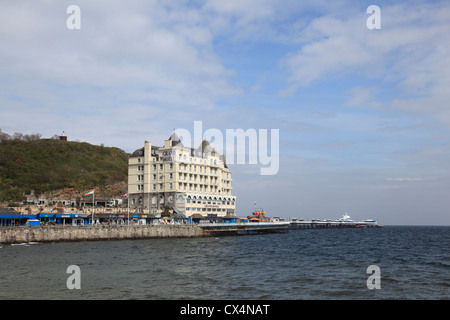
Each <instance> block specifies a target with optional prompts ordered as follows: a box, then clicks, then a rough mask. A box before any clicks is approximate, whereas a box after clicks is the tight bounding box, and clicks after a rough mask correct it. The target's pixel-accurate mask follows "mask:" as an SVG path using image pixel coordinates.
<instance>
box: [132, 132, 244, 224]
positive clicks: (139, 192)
mask: <svg viewBox="0 0 450 320" xmlns="http://www.w3.org/2000/svg"><path fill="white" fill-rule="evenodd" d="M231 190H232V188H231V172H230V169H228V167H227V165H226V163H225V157H224V156H222V155H219V154H218V153H217V152H216V151H215V150H214V149H212V148H211V146H210V145H209V143H208V142H207V141H206V140H204V141H203V142H202V144H201V145H200V146H199V147H198V148H197V149H193V148H187V147H185V146H183V144H182V143H181V141H180V139H179V138H178V136H177V135H176V133H175V132H174V133H173V134H172V135H171V136H170V138H169V139H168V140H166V141H164V147H156V146H152V144H151V143H150V142H148V141H145V144H144V147H143V148H141V149H138V150H136V151H135V152H134V153H133V154H132V155H131V157H130V158H129V160H128V201H129V205H130V209H131V210H137V211H141V212H143V213H150V214H151V215H155V216H163V217H164V216H167V215H168V214H176V215H181V216H186V217H189V216H192V215H194V214H197V215H198V214H201V215H202V216H204V217H208V216H210V217H215V216H217V217H222V216H226V215H227V216H230V215H231V216H235V215H236V205H235V203H236V197H235V196H233V195H231Z"/></svg>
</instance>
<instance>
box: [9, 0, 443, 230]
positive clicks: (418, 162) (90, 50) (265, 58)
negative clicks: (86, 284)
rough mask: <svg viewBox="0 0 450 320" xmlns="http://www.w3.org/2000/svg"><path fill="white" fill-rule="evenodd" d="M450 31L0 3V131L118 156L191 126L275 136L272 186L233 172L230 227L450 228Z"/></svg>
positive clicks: (318, 11) (315, 16)
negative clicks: (291, 222)
mask: <svg viewBox="0 0 450 320" xmlns="http://www.w3.org/2000/svg"><path fill="white" fill-rule="evenodd" d="M70 5H77V6H78V8H79V9H80V11H79V14H78V13H77V12H75V11H72V10H69V12H68V10H67V9H68V7H69V6H70ZM371 5H376V6H378V7H379V8H380V11H379V15H378V16H374V15H373V14H374V12H373V11H370V12H369V13H368V12H367V8H368V7H369V6H371ZM449 17H450V2H448V1H414V0H413V1H411V0H408V1H379V0H374V1H372V0H371V1H356V0H354V1H347V0H336V1H321V0H318V1H298V0H281V1H280V0H274V1H272V0H228V1H220V0H211V1H206V0H205V1H200V0H199V1H148V0H146V1H143V0H142V1H141V0H130V1H118V0H112V1H111V0H109V1H100V0H97V1H84V0H71V1H47V0H45V1H44V0H34V1H30V0H28V1H24V0H2V1H0V129H1V130H2V131H3V132H6V133H9V134H13V133H15V132H21V133H23V134H31V133H40V134H42V136H43V137H44V138H45V137H51V136H53V135H55V134H56V135H60V134H61V133H62V132H63V131H65V133H66V134H67V136H68V139H69V140H72V141H86V142H89V143H92V144H97V145H100V144H104V145H105V146H111V147H119V148H121V149H123V150H125V151H126V152H129V153H131V152H133V151H134V150H136V149H138V148H141V147H143V145H144V141H145V140H148V141H150V142H152V144H153V145H157V146H162V145H163V143H164V140H165V139H168V138H169V136H170V135H171V134H172V132H173V130H174V129H176V130H179V129H184V130H188V131H190V132H192V133H193V131H194V124H195V123H196V121H197V123H198V122H200V123H201V125H202V129H203V131H205V132H206V131H207V130H208V129H214V130H216V131H215V132H222V133H223V136H224V137H225V133H226V131H227V130H231V129H232V130H236V129H242V130H244V131H247V130H250V131H251V132H257V133H258V135H257V138H258V148H259V149H258V150H261V149H263V145H261V141H264V136H263V135H261V134H259V133H260V132H261V131H259V130H267V131H268V132H272V131H271V130H278V132H279V137H278V139H277V140H276V141H272V142H271V143H269V144H268V145H269V149H268V153H267V154H270V153H271V152H273V154H272V156H273V157H276V159H277V160H279V167H278V170H276V172H274V174H270V175H262V174H261V170H260V169H261V168H262V167H264V166H266V167H267V165H266V163H264V162H263V161H262V158H260V157H259V158H258V163H256V164H252V163H250V161H247V162H248V163H242V164H230V165H229V167H230V169H231V171H232V178H233V194H234V195H236V196H237V214H238V216H247V215H248V214H250V213H251V212H252V210H253V209H254V208H255V205H254V202H256V203H257V204H256V207H258V208H260V207H263V208H264V209H265V211H266V212H267V214H268V215H270V216H280V217H285V218H305V219H310V218H317V219H336V218H339V217H340V216H341V215H342V214H343V213H344V212H347V213H348V214H349V215H350V216H351V218H352V219H354V220H362V219H366V218H372V219H376V220H377V221H378V222H379V223H380V224H384V225H450V212H449V210H450V104H449V101H450V90H449V89H448V88H449V87H450V19H449ZM76 19H78V20H76ZM372 19H378V20H376V21H379V22H380V28H379V29H374V28H369V27H368V20H369V21H372ZM78 21H79V24H77V23H78ZM69 26H70V27H69ZM73 26H75V27H76V28H72V27H73ZM250 131H247V132H250ZM244 152H245V151H244ZM273 159H275V158H273ZM230 162H231V161H230Z"/></svg>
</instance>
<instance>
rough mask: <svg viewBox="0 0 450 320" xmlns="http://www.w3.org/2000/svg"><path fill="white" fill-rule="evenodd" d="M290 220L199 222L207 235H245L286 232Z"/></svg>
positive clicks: (199, 225)
mask: <svg viewBox="0 0 450 320" xmlns="http://www.w3.org/2000/svg"><path fill="white" fill-rule="evenodd" d="M289 226H290V222H231V223H230V222H228V223H201V224H198V227H200V228H202V230H203V232H204V233H205V234H207V235H216V236H219V235H246V234H264V233H280V232H288V230H289Z"/></svg>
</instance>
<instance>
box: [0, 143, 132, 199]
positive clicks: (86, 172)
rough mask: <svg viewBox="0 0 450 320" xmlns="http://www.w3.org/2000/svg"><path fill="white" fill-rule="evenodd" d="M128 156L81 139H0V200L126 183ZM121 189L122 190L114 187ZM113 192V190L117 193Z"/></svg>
mask: <svg viewBox="0 0 450 320" xmlns="http://www.w3.org/2000/svg"><path fill="white" fill-rule="evenodd" d="M127 163H128V155H127V154H126V153H125V152H124V151H122V150H120V149H118V148H109V147H102V146H94V145H91V144H88V143H84V142H73V141H61V140H57V139H38V140H32V141H24V140H18V139H15V140H7V141H2V142H0V202H5V201H22V199H23V194H30V193H31V191H32V190H33V191H34V192H35V194H37V195H38V194H43V193H48V192H52V191H57V190H74V191H84V190H88V189H91V188H94V187H96V188H99V189H100V190H103V191H104V192H105V193H107V190H106V189H105V188H106V187H107V186H108V185H116V186H117V185H118V183H119V185H126V181H127ZM117 191H119V192H122V191H123V192H125V191H126V189H125V190H117ZM117 191H116V192H117Z"/></svg>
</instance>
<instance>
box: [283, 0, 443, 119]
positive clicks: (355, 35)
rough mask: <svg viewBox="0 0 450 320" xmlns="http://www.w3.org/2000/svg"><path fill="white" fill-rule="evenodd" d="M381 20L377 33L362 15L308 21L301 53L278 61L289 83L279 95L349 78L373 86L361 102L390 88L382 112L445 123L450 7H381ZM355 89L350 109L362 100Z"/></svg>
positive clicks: (322, 17) (440, 5)
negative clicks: (392, 93)
mask: <svg viewBox="0 0 450 320" xmlns="http://www.w3.org/2000/svg"><path fill="white" fill-rule="evenodd" d="M381 15H382V26H381V29H380V30H368V29H367V28H366V25H365V19H366V18H367V17H368V16H364V15H360V14H359V15H358V14H355V15H349V16H344V17H340V18H337V17H335V16H331V15H329V16H321V17H318V18H316V19H314V20H313V21H312V22H311V23H309V25H308V26H307V27H306V28H305V29H304V34H303V36H302V41H303V45H302V46H301V48H300V49H299V50H298V51H297V52H293V53H291V54H290V55H288V56H287V57H286V58H285V60H284V66H285V67H286V68H287V69H288V70H289V72H290V78H289V86H288V88H287V89H285V90H284V91H283V92H282V93H283V94H285V95H290V94H293V93H295V92H296V91H297V90H298V89H299V88H300V87H307V86H312V85H313V84H316V83H320V82H326V81H332V80H335V79H340V80H345V79H348V78H347V77H349V76H352V75H353V76H354V77H362V78H365V79H367V80H369V81H373V82H374V81H375V80H376V81H377V82H378V84H377V88H378V89H375V87H373V85H372V87H370V88H367V89H366V92H365V95H366V96H365V99H367V98H369V97H371V95H370V96H369V95H367V94H369V93H371V92H372V91H373V90H379V91H380V93H382V89H383V88H390V89H391V88H393V89H395V90H396V92H397V95H396V99H394V100H392V101H391V102H390V103H389V104H388V105H387V106H388V107H390V108H395V109H397V110H398V109H402V110H404V111H407V112H414V113H418V114H419V115H420V114H421V115H423V114H427V115H432V116H433V117H435V118H437V119H439V120H441V121H445V122H447V123H450V113H449V111H448V107H447V103H446V101H448V100H449V98H450V96H449V93H448V92H449V91H448V90H447V88H448V87H449V85H450V54H449V51H450V21H449V20H448V18H445V17H448V16H449V15H450V5H448V4H447V3H446V2H445V3H442V2H441V3H437V4H436V3H433V4H429V3H425V4H423V5H418V6H415V5H411V4H410V3H404V4H398V5H394V6H389V5H386V6H383V7H382V10H381ZM355 90H356V89H355ZM357 90H358V94H359V96H358V97H356V96H353V97H352V98H351V99H350V100H349V102H348V103H349V104H350V105H352V104H355V103H356V102H358V103H360V102H361V101H356V100H355V99H359V100H360V99H361V98H363V97H362V96H361V93H363V92H362V90H363V88H362V87H360V88H358V89H357ZM369 91H370V92H369ZM354 93H355V92H354Z"/></svg>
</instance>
